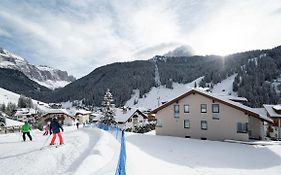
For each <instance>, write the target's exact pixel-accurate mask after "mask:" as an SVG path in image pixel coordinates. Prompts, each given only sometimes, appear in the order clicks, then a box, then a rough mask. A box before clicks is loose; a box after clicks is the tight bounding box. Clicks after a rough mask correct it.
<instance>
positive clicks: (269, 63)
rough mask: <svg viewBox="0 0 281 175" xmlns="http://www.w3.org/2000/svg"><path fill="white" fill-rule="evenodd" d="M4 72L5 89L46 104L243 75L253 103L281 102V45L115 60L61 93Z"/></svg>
mask: <svg viewBox="0 0 281 175" xmlns="http://www.w3.org/2000/svg"><path fill="white" fill-rule="evenodd" d="M1 70H2V72H0V76H1V83H0V85H1V87H3V88H6V89H9V90H11V91H14V92H17V93H20V94H24V95H26V96H29V97H32V98H34V99H38V100H41V101H45V102H62V101H68V100H70V101H73V100H83V102H84V103H85V104H88V105H95V106H100V105H101V101H102V98H103V96H104V93H105V91H106V90H107V88H109V89H110V91H111V92H112V94H113V97H114V100H115V101H114V103H115V104H116V105H117V106H122V105H124V104H125V103H126V101H128V100H129V99H130V98H131V95H132V93H133V90H134V89H139V90H140V97H143V96H145V94H146V93H147V92H149V91H150V89H151V88H152V87H156V86H159V85H164V86H166V87H167V88H172V83H173V82H177V83H188V82H191V81H193V80H195V79H197V78H199V77H202V76H204V78H203V79H202V81H201V82H200V83H199V84H198V85H197V86H202V87H206V86H208V87H210V88H211V89H212V87H213V85H215V84H217V83H219V82H221V81H222V80H224V79H226V78H227V77H229V76H231V75H233V74H234V73H237V76H236V78H235V81H234V83H233V90H234V91H236V92H237V93H238V95H239V96H244V97H246V98H247V99H248V100H249V102H248V103H247V105H249V106H252V107H260V106H261V105H262V104H265V103H270V104H276V103H281V100H280V99H281V98H280V89H281V88H280V87H281V85H280V84H281V78H279V77H280V75H281V47H276V48H273V49H269V50H254V51H248V52H243V53H236V54H232V55H228V56H225V57H222V56H216V55H207V56H190V57H167V56H155V57H154V58H152V59H150V60H143V61H132V62H123V63H113V64H109V65H105V66H102V67H99V68H97V69H95V70H94V71H93V72H91V73H90V74H88V75H87V76H85V77H82V78H81V79H79V80H76V81H75V82H73V83H71V84H69V85H67V86H66V87H64V88H61V89H57V90H55V91H49V90H47V89H45V88H43V87H41V86H38V84H37V83H35V82H33V81H30V80H29V79H28V78H27V77H26V76H24V75H23V74H21V73H20V72H18V71H13V70H3V69H1ZM9 71H12V72H10V73H9ZM278 78H279V79H278ZM20 84H21V85H22V87H21V86H20Z"/></svg>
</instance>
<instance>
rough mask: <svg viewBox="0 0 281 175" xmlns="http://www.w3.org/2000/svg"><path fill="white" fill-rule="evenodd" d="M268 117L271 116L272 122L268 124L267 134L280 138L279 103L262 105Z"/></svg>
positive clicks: (280, 109)
mask: <svg viewBox="0 0 281 175" xmlns="http://www.w3.org/2000/svg"><path fill="white" fill-rule="evenodd" d="M263 106H264V108H265V110H266V114H267V116H268V117H270V118H272V120H273V124H272V125H271V126H269V128H268V131H267V135H268V136H269V137H271V138H274V139H277V140H281V105H266V104H265V105H263Z"/></svg>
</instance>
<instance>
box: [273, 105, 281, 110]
mask: <svg viewBox="0 0 281 175" xmlns="http://www.w3.org/2000/svg"><path fill="white" fill-rule="evenodd" d="M272 108H273V109H275V110H276V111H281V105H275V106H273V107H272Z"/></svg>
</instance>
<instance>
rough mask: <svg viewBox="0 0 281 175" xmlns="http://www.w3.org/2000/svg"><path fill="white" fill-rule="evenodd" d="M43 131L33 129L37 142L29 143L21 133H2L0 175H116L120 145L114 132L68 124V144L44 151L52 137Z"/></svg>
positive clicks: (65, 138) (64, 136) (65, 140)
mask: <svg viewBox="0 0 281 175" xmlns="http://www.w3.org/2000/svg"><path fill="white" fill-rule="evenodd" d="M42 134H43V132H41V131H39V130H35V131H32V136H33V141H29V139H28V138H27V141H26V142H23V141H22V138H21V136H20V134H19V133H12V134H3V135H0V165H1V172H0V174H3V175H4V174H5V175H23V174H28V175H50V174H53V175H55V174H67V175H68V174H71V175H73V174H77V175H88V174H89V175H90V174H95V175H112V174H115V170H116V167H117V163H118V158H119V149H120V144H119V142H118V141H117V140H116V139H115V138H114V136H113V135H111V134H109V133H107V132H105V131H102V130H99V129H96V128H89V129H84V128H83V129H80V130H77V129H75V127H74V126H73V127H72V126H71V127H65V132H63V138H64V142H65V145H62V146H59V147H58V148H55V147H51V148H44V149H43V150H40V148H41V147H42V145H43V144H44V143H45V142H46V141H47V142H46V143H45V145H48V144H49V143H50V139H51V137H48V136H43V135H42ZM57 142H58V140H57ZM4 167H5V168H4Z"/></svg>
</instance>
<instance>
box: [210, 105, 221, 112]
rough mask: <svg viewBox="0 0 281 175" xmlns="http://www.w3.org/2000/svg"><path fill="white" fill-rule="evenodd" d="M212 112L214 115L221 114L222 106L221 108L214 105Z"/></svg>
mask: <svg viewBox="0 0 281 175" xmlns="http://www.w3.org/2000/svg"><path fill="white" fill-rule="evenodd" d="M212 112H213V113H220V106H219V104H212Z"/></svg>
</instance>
